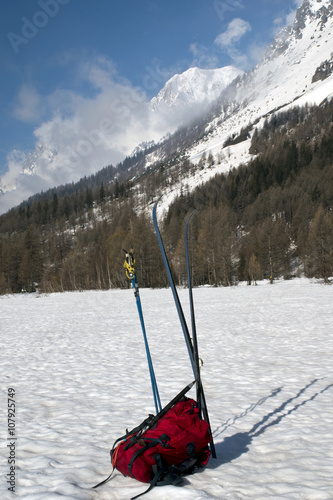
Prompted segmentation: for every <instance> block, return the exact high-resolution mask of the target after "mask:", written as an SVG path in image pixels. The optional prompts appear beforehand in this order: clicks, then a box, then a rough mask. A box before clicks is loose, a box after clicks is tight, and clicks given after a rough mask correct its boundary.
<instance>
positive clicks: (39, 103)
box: [13, 84, 45, 123]
mask: <svg viewBox="0 0 333 500" xmlns="http://www.w3.org/2000/svg"><path fill="white" fill-rule="evenodd" d="M44 112H45V105H44V103H43V99H42V97H41V96H40V95H39V93H38V91H37V90H36V89H35V88H34V87H33V86H32V85H28V84H24V85H22V87H21V88H20V90H19V92H18V95H17V97H16V100H15V103H14V107H13V116H14V118H16V119H18V120H19V121H22V122H25V123H37V122H38V121H40V119H41V118H42V116H43V114H44Z"/></svg>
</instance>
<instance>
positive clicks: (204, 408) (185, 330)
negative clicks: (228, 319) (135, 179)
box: [153, 201, 216, 458]
mask: <svg viewBox="0 0 333 500" xmlns="http://www.w3.org/2000/svg"><path fill="white" fill-rule="evenodd" d="M157 204H158V201H157V202H156V203H155V205H154V208H153V222H154V228H155V232H156V236H157V239H158V244H159V247H160V250H161V254H162V257H163V262H164V266H165V270H166V273H167V276H168V280H169V284H170V287H171V290H172V294H173V298H174V301H175V304H176V308H177V312H178V316H179V321H180V324H181V327H182V330H183V334H184V338H185V342H186V347H187V351H188V354H189V358H190V362H191V365H192V370H193V373H194V377H195V379H196V380H197V384H199V385H198V386H197V387H198V391H197V394H198V393H199V396H200V400H199V401H198V403H199V405H200V407H201V410H202V414H203V418H204V419H205V420H206V422H207V423H208V424H209V426H210V421H209V416H208V410H207V404H206V399H205V394H204V390H203V387H202V382H201V378H200V365H199V360H198V363H196V360H195V357H196V355H195V353H194V347H193V344H192V340H191V337H190V334H189V331H188V328H187V323H186V320H185V316H184V313H183V309H182V306H181V302H180V300H179V296H178V292H177V289H176V285H175V282H174V279H173V277H172V274H171V269H170V265H169V262H168V258H167V255H166V252H165V248H164V244H163V240H162V237H161V233H160V230H159V227H158V223H157V215H156V211H157ZM196 351H197V349H196ZM197 358H198V356H197ZM198 370H199V373H198V375H199V379H197V371H198ZM210 449H211V452H212V456H213V458H216V451H215V445H214V441H213V439H212V441H211V443H210Z"/></svg>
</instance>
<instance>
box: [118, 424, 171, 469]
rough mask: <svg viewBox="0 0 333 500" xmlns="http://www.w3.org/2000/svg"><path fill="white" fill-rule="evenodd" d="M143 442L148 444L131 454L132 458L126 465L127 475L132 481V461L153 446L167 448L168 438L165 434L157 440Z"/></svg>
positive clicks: (148, 439) (150, 439)
mask: <svg viewBox="0 0 333 500" xmlns="http://www.w3.org/2000/svg"><path fill="white" fill-rule="evenodd" d="M144 440H145V441H147V442H148V444H146V446H143V447H142V448H140V449H139V450H137V451H136V452H135V453H134V454H133V456H132V458H131V460H130V463H129V464H128V470H129V473H130V475H131V477H133V479H135V477H134V476H133V472H132V469H133V464H134V460H135V459H136V458H138V456H139V455H142V453H144V452H145V451H147V450H149V449H150V448H153V447H154V446H157V445H158V444H160V445H161V446H163V447H165V446H167V444H168V442H169V441H170V438H169V437H168V436H167V435H166V434H162V435H161V437H160V438H159V439H156V438H144Z"/></svg>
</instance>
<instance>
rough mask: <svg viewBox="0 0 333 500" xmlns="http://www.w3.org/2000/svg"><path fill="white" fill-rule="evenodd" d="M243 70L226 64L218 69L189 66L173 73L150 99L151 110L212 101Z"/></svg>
mask: <svg viewBox="0 0 333 500" xmlns="http://www.w3.org/2000/svg"><path fill="white" fill-rule="evenodd" d="M242 74H243V71H241V70H239V69H237V68H234V67H233V66H226V67H224V68H220V69H199V68H190V69H188V70H187V71H185V72H184V73H182V74H177V75H174V76H173V77H172V78H170V80H169V81H168V82H167V83H166V84H165V86H164V87H163V89H162V90H160V92H159V93H158V95H157V96H156V97H154V98H153V99H152V100H151V103H150V106H151V109H153V110H158V109H160V108H161V107H168V108H171V109H174V108H176V107H177V108H178V107H182V108H184V107H185V108H186V107H188V106H193V104H200V105H201V104H205V103H211V102H212V101H214V100H215V99H216V98H217V97H218V96H219V95H220V94H221V92H222V90H224V89H225V88H226V87H227V86H228V85H229V84H230V83H231V82H232V81H233V80H234V79H235V78H236V77H237V76H240V75H242Z"/></svg>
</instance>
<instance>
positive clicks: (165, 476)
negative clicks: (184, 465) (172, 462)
mask: <svg viewBox="0 0 333 500" xmlns="http://www.w3.org/2000/svg"><path fill="white" fill-rule="evenodd" d="M154 460H155V462H156V465H154V466H153V471H154V477H153V479H152V480H151V481H150V485H149V488H148V489H147V490H145V491H143V492H142V493H139V495H136V496H135V497H132V498H131V500H135V499H136V498H139V497H141V496H142V495H145V494H146V493H148V492H149V491H151V490H152V489H153V488H154V486H164V485H167V484H178V483H179V482H180V481H181V477H180V476H179V475H178V474H175V473H174V472H171V471H170V472H168V471H169V470H170V469H172V466H171V467H170V466H169V465H166V464H163V461H162V457H161V455H159V454H158V453H157V454H156V455H154Z"/></svg>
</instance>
